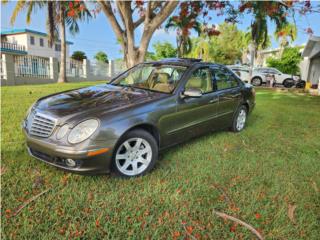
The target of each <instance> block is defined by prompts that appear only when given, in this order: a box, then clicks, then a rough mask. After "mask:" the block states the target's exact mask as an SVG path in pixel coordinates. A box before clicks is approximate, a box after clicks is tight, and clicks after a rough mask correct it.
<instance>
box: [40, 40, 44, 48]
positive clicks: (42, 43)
mask: <svg viewBox="0 0 320 240" xmlns="http://www.w3.org/2000/svg"><path fill="white" fill-rule="evenodd" d="M40 47H44V41H43V38H40Z"/></svg>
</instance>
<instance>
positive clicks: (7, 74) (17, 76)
mask: <svg viewBox="0 0 320 240" xmlns="http://www.w3.org/2000/svg"><path fill="white" fill-rule="evenodd" d="M66 43H67V44H66V77H67V81H69V82H75V81H91V80H92V81H96V80H105V81H108V80H109V79H110V78H111V77H114V75H115V74H116V73H117V72H115V71H114V62H113V61H112V60H110V61H109V63H97V62H92V63H90V61H89V60H88V59H84V60H83V61H77V60H74V59H72V58H70V57H69V56H70V55H69V47H70V45H71V44H73V43H72V42H69V41H67V42H66ZM60 56H61V42H60V40H58V39H57V40H56V41H55V42H54V44H53V46H52V47H50V46H49V39H48V35H47V34H46V33H42V32H38V31H34V30H30V29H13V30H10V31H3V32H1V54H0V81H1V82H0V84H1V85H20V84H39V83H53V82H57V80H58V77H59V72H60ZM122 65H123V64H122Z"/></svg>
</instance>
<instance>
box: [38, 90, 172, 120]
mask: <svg viewBox="0 0 320 240" xmlns="http://www.w3.org/2000/svg"><path fill="white" fill-rule="evenodd" d="M166 96H168V94H165V93H160V92H152V91H148V90H143V89H137V88H129V87H122V86H115V85H111V84H102V85H97V86H92V87H87V88H81V89H76V90H71V91H66V92H62V93H58V94H54V95H49V96H47V97H44V98H41V99H39V101H38V102H37V104H36V106H35V107H36V108H37V109H38V110H40V111H43V112H49V113H51V114H53V115H55V116H60V117H63V116H67V115H73V114H81V113H83V112H88V111H98V112H102V111H103V112H106V111H107V112H109V111H114V110H122V109H125V108H130V107H133V106H135V105H138V104H142V103H147V102H150V101H152V100H155V99H159V98H163V97H166Z"/></svg>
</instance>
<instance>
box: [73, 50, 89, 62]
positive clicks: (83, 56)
mask: <svg viewBox="0 0 320 240" xmlns="http://www.w3.org/2000/svg"><path fill="white" fill-rule="evenodd" d="M71 58H72V59H74V60H77V61H83V60H84V59H87V56H86V54H85V52H82V51H74V52H73V53H72V55H71Z"/></svg>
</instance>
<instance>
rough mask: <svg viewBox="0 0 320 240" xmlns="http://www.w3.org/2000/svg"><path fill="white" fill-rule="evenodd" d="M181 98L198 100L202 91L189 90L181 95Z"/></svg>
mask: <svg viewBox="0 0 320 240" xmlns="http://www.w3.org/2000/svg"><path fill="white" fill-rule="evenodd" d="M182 96H183V97H190V98H199V97H201V96H202V91H201V90H200V89H196V88H190V89H188V90H185V91H184V92H183V94H182Z"/></svg>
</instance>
